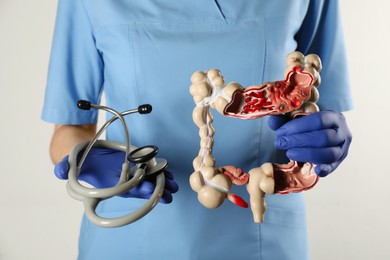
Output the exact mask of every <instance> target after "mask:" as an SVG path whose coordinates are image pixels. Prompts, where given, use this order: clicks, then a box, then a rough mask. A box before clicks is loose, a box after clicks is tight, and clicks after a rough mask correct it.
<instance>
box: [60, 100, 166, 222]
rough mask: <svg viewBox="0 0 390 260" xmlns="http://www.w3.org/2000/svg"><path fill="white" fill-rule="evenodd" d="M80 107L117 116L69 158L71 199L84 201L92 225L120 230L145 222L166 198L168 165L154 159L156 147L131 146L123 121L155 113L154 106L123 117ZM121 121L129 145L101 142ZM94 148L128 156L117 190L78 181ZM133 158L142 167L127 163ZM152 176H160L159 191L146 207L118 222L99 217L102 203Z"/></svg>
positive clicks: (82, 105) (82, 103)
mask: <svg viewBox="0 0 390 260" xmlns="http://www.w3.org/2000/svg"><path fill="white" fill-rule="evenodd" d="M78 106H79V108H81V109H90V108H96V109H104V110H106V111H108V112H111V113H113V114H114V115H115V116H114V117H113V118H111V119H110V120H109V121H107V122H106V123H105V124H104V125H103V126H102V127H101V128H100V129H99V131H98V132H97V133H96V135H95V137H94V138H93V139H92V140H91V141H90V142H85V143H81V144H79V145H77V146H76V147H75V148H74V149H73V150H72V151H71V153H70V154H69V159H68V163H69V173H68V182H67V191H68V193H69V195H70V196H72V197H73V198H75V199H77V200H81V201H83V202H84V207H85V213H86V216H87V217H88V219H89V220H90V221H91V222H92V223H94V224H96V225H99V226H103V227H119V226H123V225H127V224H130V223H132V222H134V221H136V220H138V219H140V218H142V217H143V216H145V215H146V214H147V213H149V212H150V211H151V210H152V209H153V208H154V206H156V205H157V203H158V201H159V200H160V198H161V196H162V193H163V191H164V185H165V177H164V174H163V171H164V170H165V169H166V167H167V162H166V160H164V159H160V158H154V156H155V155H156V154H157V152H158V148H157V147H156V146H145V147H140V148H137V149H134V147H131V146H130V137H129V133H128V128H127V125H126V122H125V120H124V119H123V116H125V115H128V114H131V113H136V112H138V113H141V114H146V113H149V112H150V111H151V106H150V105H142V106H139V107H138V109H133V110H127V111H125V112H123V113H118V112H117V111H115V110H114V109H112V108H108V107H105V106H100V105H94V104H91V103H90V102H88V101H79V103H78ZM117 119H120V120H121V122H122V125H123V129H124V132H125V136H126V144H122V143H117V142H111V141H103V140H98V138H99V137H100V135H101V134H102V133H103V132H104V131H105V129H106V128H107V127H108V126H109V125H110V124H111V123H112V122H114V121H115V120H117ZM92 147H100V148H110V149H116V150H121V151H123V152H125V158H124V163H123V164H122V171H121V175H120V179H119V181H118V183H117V184H116V185H115V186H113V187H109V188H90V187H85V186H83V185H81V184H80V182H79V181H78V176H79V174H80V170H81V167H82V165H83V163H84V160H85V158H86V157H87V155H88V153H89V151H90V149H91V148H92ZM131 149H132V150H133V151H132V152H130V150H131ZM82 151H84V152H83V154H82V156H81V159H80V161H79V162H77V158H78V155H79V154H80V153H81V152H82ZM133 154H136V157H137V156H138V157H139V158H140V160H138V161H139V162H138V163H137V162H135V163H137V164H136V165H135V166H134V167H130V164H129V163H128V162H127V158H128V157H129V160H130V161H132V160H131V158H133V157H134V156H132V155H133ZM151 174H153V175H157V177H156V186H155V190H154V192H153V194H152V195H151V197H150V198H149V199H148V200H147V201H146V202H145V203H144V205H143V206H142V207H140V208H139V209H137V210H136V211H134V212H133V213H131V214H129V215H126V216H123V217H118V218H103V217H100V216H98V215H97V214H96V208H97V206H98V204H99V203H100V201H102V200H105V199H108V198H111V197H113V196H117V195H120V194H123V193H125V192H127V191H129V190H130V189H132V188H133V187H135V186H137V185H138V184H139V183H140V182H141V181H142V180H143V179H144V177H145V176H146V175H151ZM131 176H132V177H131ZM130 177H131V178H130Z"/></svg>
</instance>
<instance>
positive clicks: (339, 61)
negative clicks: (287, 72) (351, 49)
mask: <svg viewBox="0 0 390 260" xmlns="http://www.w3.org/2000/svg"><path fill="white" fill-rule="evenodd" d="M295 39H296V41H297V43H298V47H297V50H298V51H300V52H302V53H304V54H305V55H307V54H309V53H315V54H317V55H319V56H320V57H321V60H322V67H323V69H322V72H321V79H322V81H321V85H320V87H319V89H318V90H319V92H320V100H319V102H318V105H319V107H320V109H321V110H335V111H346V110H350V109H351V108H352V105H353V104H352V95H351V87H350V79H349V72H348V66H347V57H346V56H347V55H346V47H345V42H344V36H343V30H342V24H341V16H340V7H339V2H338V1H337V0H312V1H310V4H309V7H308V11H307V14H306V17H305V19H304V21H303V23H302V27H301V28H300V30H299V31H298V33H297V34H296V36H295Z"/></svg>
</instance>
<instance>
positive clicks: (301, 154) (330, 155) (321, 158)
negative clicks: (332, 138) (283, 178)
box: [286, 146, 343, 164]
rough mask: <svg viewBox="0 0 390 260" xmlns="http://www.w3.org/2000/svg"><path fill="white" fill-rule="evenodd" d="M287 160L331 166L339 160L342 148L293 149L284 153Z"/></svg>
mask: <svg viewBox="0 0 390 260" xmlns="http://www.w3.org/2000/svg"><path fill="white" fill-rule="evenodd" d="M286 155H287V157H288V158H289V159H291V160H294V161H298V162H310V163H314V164H331V163H334V162H336V161H338V160H340V159H341V157H342V155H343V154H342V148H341V147H340V146H333V147H325V148H293V149H289V150H287V152H286Z"/></svg>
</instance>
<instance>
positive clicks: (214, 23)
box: [94, 17, 264, 34]
mask: <svg viewBox="0 0 390 260" xmlns="http://www.w3.org/2000/svg"><path fill="white" fill-rule="evenodd" d="M261 21H264V18H263V17H260V18H258V17H256V18H253V19H241V20H238V21H237V20H232V21H230V22H229V25H239V24H245V23H248V22H261ZM129 24H140V25H143V24H145V25H148V24H150V25H155V24H160V25H165V26H181V25H203V26H206V25H208V26H226V25H227V22H225V21H221V20H209V21H207V20H206V21H204V20H198V21H192V22H185V21H183V22H177V21H148V20H143V21H139V20H125V21H117V22H113V23H106V24H104V25H101V26H99V27H98V28H96V29H95V30H94V31H95V33H96V34H97V33H99V32H100V31H101V30H103V29H105V28H106V27H109V26H115V25H129Z"/></svg>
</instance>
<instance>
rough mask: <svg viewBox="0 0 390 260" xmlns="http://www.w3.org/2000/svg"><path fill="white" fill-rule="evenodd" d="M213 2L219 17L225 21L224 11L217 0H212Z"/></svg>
mask: <svg viewBox="0 0 390 260" xmlns="http://www.w3.org/2000/svg"><path fill="white" fill-rule="evenodd" d="M214 4H215V6H216V7H217V10H218V13H219V14H220V16H221V18H222V19H223V20H224V21H225V23H227V20H226V16H225V13H224V12H223V11H222V8H221V5H220V4H219V2H218V0H214Z"/></svg>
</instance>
